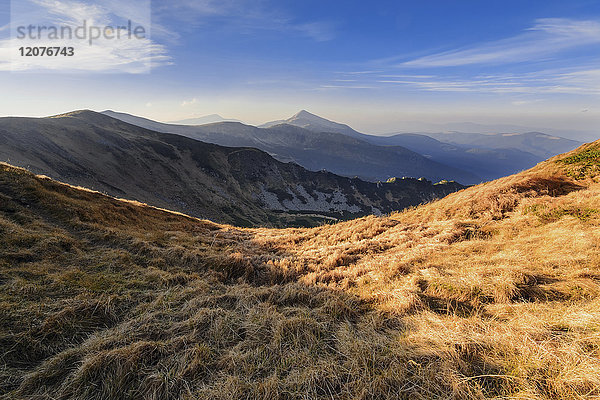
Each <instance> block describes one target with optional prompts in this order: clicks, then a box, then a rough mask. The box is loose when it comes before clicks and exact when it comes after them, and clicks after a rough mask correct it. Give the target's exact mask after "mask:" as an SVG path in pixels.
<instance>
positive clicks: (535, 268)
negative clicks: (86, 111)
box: [0, 142, 600, 399]
mask: <svg viewBox="0 0 600 400" xmlns="http://www.w3.org/2000/svg"><path fill="white" fill-rule="evenodd" d="M599 149H600V143H598V142H596V143H594V144H591V145H587V146H584V147H583V148H580V149H578V150H576V151H574V152H572V153H569V154H567V155H563V156H560V157H557V158H554V159H551V160H549V161H547V162H545V163H542V164H540V165H538V166H537V167H536V168H534V169H532V170H529V171H525V172H523V173H520V174H517V175H514V176H511V177H507V178H503V179H500V180H497V181H494V182H490V183H487V184H483V185H478V186H476V187H473V188H469V189H467V190H464V191H461V192H458V193H455V194H452V195H450V196H448V197H446V198H444V199H442V200H440V201H437V202H435V203H431V204H428V205H424V206H421V207H417V208H414V209H410V210H406V211H404V212H401V213H397V214H394V215H391V216H388V217H384V218H375V217H367V218H362V219H358V220H354V221H349V222H345V223H340V224H336V225H325V226H322V227H319V228H314V229H287V230H273V229H238V228H234V227H229V226H223V225H217V224H213V223H211V222H208V221H200V220H197V219H193V218H189V217H186V216H182V215H177V214H173V213H169V212H166V211H163V210H158V209H154V208H151V207H147V206H143V205H139V204H133V203H128V202H123V201H117V200H114V199H110V198H108V197H105V196H102V195H100V194H98V193H94V192H89V191H81V190H78V189H75V188H71V187H68V186H66V185H62V184H58V183H56V182H53V181H50V180H48V179H43V178H40V177H34V176H32V175H31V174H29V173H27V172H25V171H23V170H19V169H15V168H12V167H9V166H6V165H1V166H0V289H1V290H0V349H1V351H0V354H1V355H2V365H3V366H2V368H0V393H1V394H3V396H4V398H7V399H13V398H40V399H46V398H48V399H50V398H60V399H107V398H148V399H169V398H173V399H197V398H200V399H240V398H242V399H321V398H322V399H332V398H335V399H376V398H381V399H387V398H410V399H420V398H422V399H427V398H461V399H462V398H466V399H479V398H517V399H571V398H598V397H600V229H599V228H600V181H599V178H600V175H599V174H598V172H599V168H598V166H599V165H600V153H598V150H599Z"/></svg>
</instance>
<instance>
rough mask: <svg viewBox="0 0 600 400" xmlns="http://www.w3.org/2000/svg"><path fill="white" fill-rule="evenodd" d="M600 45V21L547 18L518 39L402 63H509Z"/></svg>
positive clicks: (416, 65) (435, 64)
mask: <svg viewBox="0 0 600 400" xmlns="http://www.w3.org/2000/svg"><path fill="white" fill-rule="evenodd" d="M598 43H600V21H597V20H573V19H566V18H545V19H538V20H536V22H535V24H534V25H533V26H532V27H531V28H529V29H528V30H527V31H525V32H523V33H521V34H518V35H516V36H513V37H510V38H506V39H502V40H497V41H492V42H487V43H483V44H479V45H475V46H472V47H469V48H463V49H455V50H450V51H445V52H441V53H436V54H431V55H428V56H424V57H420V58H417V59H414V60H410V61H407V62H404V63H402V64H400V66H403V67H454V66H464V65H470V64H508V63H516V62H525V61H534V60H539V59H543V58H547V57H551V56H553V55H556V54H558V53H561V52H563V51H566V50H569V49H573V48H577V47H581V46H586V45H592V44H598Z"/></svg>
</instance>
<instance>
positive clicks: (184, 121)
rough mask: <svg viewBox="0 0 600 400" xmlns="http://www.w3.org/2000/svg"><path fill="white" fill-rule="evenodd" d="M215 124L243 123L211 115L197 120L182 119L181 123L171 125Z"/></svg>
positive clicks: (174, 122) (172, 122)
mask: <svg viewBox="0 0 600 400" xmlns="http://www.w3.org/2000/svg"><path fill="white" fill-rule="evenodd" d="M215 122H242V121H240V120H237V119H227V118H223V117H221V116H220V115H218V114H210V115H205V116H203V117H197V118H188V119H182V120H179V121H171V122H169V123H170V124H178V125H206V124H214V123H215Z"/></svg>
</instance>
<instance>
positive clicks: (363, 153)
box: [104, 111, 482, 183]
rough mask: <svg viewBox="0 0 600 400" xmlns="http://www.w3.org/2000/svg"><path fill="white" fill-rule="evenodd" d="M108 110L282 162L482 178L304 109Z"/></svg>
mask: <svg viewBox="0 0 600 400" xmlns="http://www.w3.org/2000/svg"><path fill="white" fill-rule="evenodd" d="M104 114H105V115H108V116H111V117H113V118H117V119H120V120H122V121H125V122H128V123H131V124H135V125H138V126H140V127H144V128H148V129H152V130H156V131H159V132H163V133H174V134H178V135H182V136H187V137H190V138H192V139H196V140H201V141H203V142H208V143H214V144H219V145H222V146H248V147H256V148H258V149H261V150H263V151H266V152H268V153H269V154H271V155H272V156H273V157H275V158H276V159H278V160H280V161H284V162H295V163H297V164H299V165H301V166H303V167H304V168H307V169H309V170H311V171H320V170H327V171H330V172H333V173H335V174H338V175H342V176H348V177H354V176H357V177H359V178H361V179H364V180H369V181H386V180H388V179H389V178H393V177H415V178H418V177H425V178H427V179H429V180H432V181H436V182H437V181H441V180H455V181H458V182H461V183H478V182H480V181H481V180H482V178H481V177H479V176H478V175H476V174H473V173H470V172H467V171H463V170H461V169H459V168H455V167H452V166H448V165H444V164H441V163H439V162H436V161H435V160H431V159H429V158H427V157H424V156H422V155H420V154H418V153H416V152H414V151H411V150H409V149H407V148H405V147H402V146H379V145H377V144H374V143H370V142H368V141H365V140H363V139H362V137H363V136H364V137H369V136H368V135H363V134H360V133H358V132H356V133H355V134H352V136H351V135H349V134H348V131H347V129H351V128H349V127H348V128H347V129H346V128H344V126H340V127H339V128H340V129H343V130H345V132H346V133H340V132H331V131H325V132H323V131H319V130H318V129H320V128H318V126H321V124H323V120H322V119H319V117H316V116H315V117H316V118H315V119H317V122H318V124H313V125H310V124H308V125H306V124H305V123H306V122H307V119H309V118H307V117H308V116H310V115H312V114H309V113H306V112H302V113H299V114H297V115H298V116H299V117H298V118H296V119H295V120H294V121H295V122H296V123H301V124H302V125H304V126H296V125H293V124H289V123H280V124H272V125H271V126H270V127H268V128H258V127H255V126H250V125H244V124H241V123H235V122H221V123H215V124H207V125H202V126H184V125H174V124H161V123H158V122H155V121H150V120H147V119H144V118H139V117H135V116H132V115H129V114H123V113H115V112H113V111H105V112H104ZM325 121H326V120H325ZM332 124H334V123H332ZM332 126H333V125H332ZM332 126H330V127H329V129H330V130H331V129H333V128H332ZM307 127H308V128H311V129H307ZM313 129H314V130H313ZM356 136H360V137H356Z"/></svg>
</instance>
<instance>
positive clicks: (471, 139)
mask: <svg viewBox="0 0 600 400" xmlns="http://www.w3.org/2000/svg"><path fill="white" fill-rule="evenodd" d="M278 123H286V124H290V125H295V126H301V127H304V128H306V129H310V130H313V131H315V132H321V131H331V132H337V133H341V134H345V135H348V136H351V137H355V138H359V139H362V140H364V141H366V142H369V143H372V144H375V145H379V146H401V147H404V148H407V149H409V150H412V151H414V152H416V153H419V154H421V155H424V156H426V157H429V158H430V159H432V160H434V161H437V162H439V163H441V164H445V165H449V166H452V167H454V168H458V169H460V170H463V171H467V172H469V173H471V174H474V175H476V176H478V177H480V179H481V180H493V179H497V178H499V177H502V176H506V175H510V174H514V173H516V172H518V171H521V170H524V169H527V168H531V167H533V166H534V165H535V164H537V163H538V162H541V161H544V160H545V159H547V158H549V157H552V156H554V155H557V154H560V153H564V152H567V151H570V150H573V149H574V148H576V147H578V146H580V145H581V144H582V143H581V142H578V141H575V140H569V139H564V138H561V137H556V136H552V135H546V134H544V133H537V132H536V133H531V132H528V133H499V134H482V133H462V132H446V133H423V134H415V133H402V134H395V135H387V136H375V135H367V134H363V133H360V132H357V131H356V130H354V129H352V128H350V127H349V126H348V125H344V124H339V123H335V122H331V121H328V120H326V119H324V118H322V117H319V116H317V115H314V114H311V113H309V112H307V111H304V110H303V111H301V112H300V113H298V114H296V115H294V116H293V117H291V118H289V119H287V120H283V121H274V122H271V123H267V124H265V125H264V126H273V125H276V124H278ZM465 125H466V126H469V127H471V128H476V127H480V128H482V129H483V128H484V126H483V125H481V126H480V125H477V124H470V125H469V124H465ZM458 126H462V125H458ZM503 127H508V126H503ZM432 139H434V140H432ZM465 182H468V183H478V182H470V181H465Z"/></svg>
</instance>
